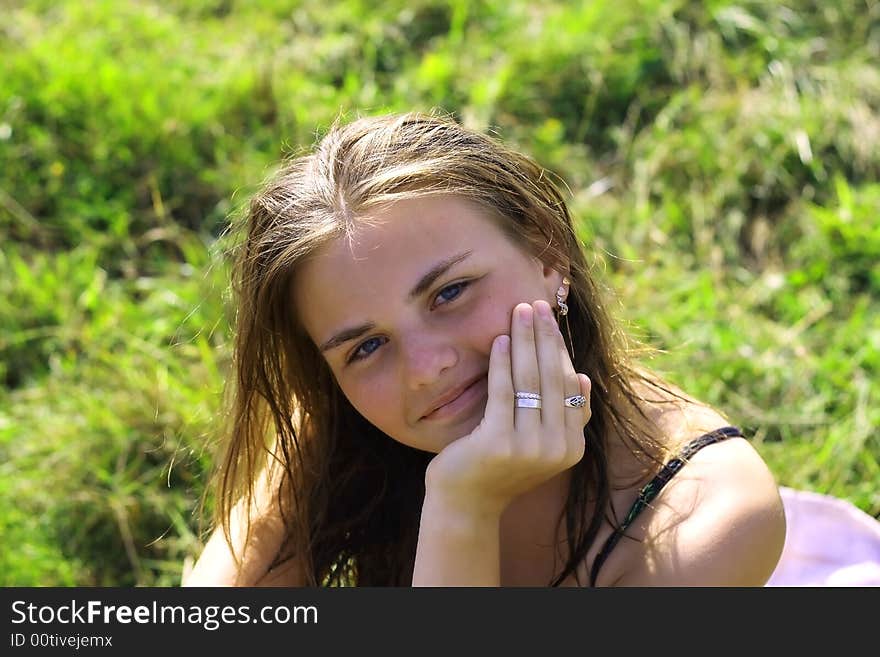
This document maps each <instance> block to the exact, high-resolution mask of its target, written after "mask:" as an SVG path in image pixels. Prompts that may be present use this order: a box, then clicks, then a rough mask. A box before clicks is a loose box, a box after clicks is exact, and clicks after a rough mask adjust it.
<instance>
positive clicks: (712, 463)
mask: <svg viewBox="0 0 880 657" xmlns="http://www.w3.org/2000/svg"><path fill="white" fill-rule="evenodd" d="M670 390H671V393H672V394H673V395H674V396H676V399H677V401H676V400H670V399H666V400H664V401H663V402H662V403H657V404H654V405H653V410H652V413H653V417H652V419H653V421H654V422H655V423H656V426H657V427H658V431H659V432H660V434H661V436H660V438H661V440H662V443H663V445H664V447H665V451H666V452H667V454H668V455H669V457H670V458H675V457H676V456H678V455H680V454H681V453H682V450H683V449H684V448H685V446H687V445H688V444H689V443H692V442H693V441H694V439H698V438H700V437H701V436H704V435H705V434H708V433H711V432H714V431H716V430H717V429H719V428H722V427H725V426H729V425H730V422H729V421H728V420H727V418H725V417H724V416H723V415H722V414H721V413H719V412H718V411H717V410H715V409H713V408H711V407H710V406H708V405H706V404H703V403H701V402H699V401H698V400H695V399H693V398H690V397H688V396H687V395H684V394H683V393H681V391H678V390H674V389H671V388H670ZM703 442H705V443H707V444H705V446H702V447H701V448H700V449H698V450H697V451H695V452H693V453H692V454H690V456H689V457H688V458H687V460H686V462H685V463H684V464H683V465H681V467H680V469H677V471H676V472H675V474H674V476H672V477H671V478H670V479H669V480H668V482H666V483H665V485H664V486H663V488H662V490H660V492H659V493H658V494H657V496H656V497H655V498H654V499H653V500H652V501H651V502H650V503H649V504H648V505H647V506H646V507H645V508H644V509H643V510H642V511H641V513H640V514H639V515H638V516H637V517H636V518H635V519H634V520H633V522H632V524H631V526H630V527H629V528H628V529H627V531H626V536H629V537H631V538H633V539H636V540H626V539H624V540H622V541H621V542H620V544H619V546H618V548H617V550H619V554H617V555H613V554H612V557H614V556H616V557H617V558H615V559H612V558H609V562H608V564H607V566H606V568H603V571H604V572H602V573H601V574H600V577H599V583H600V584H606V585H608V584H615V585H631V586H647V585H660V586H663V585H669V586H689V585H698V586H699V585H702V586H725V585H727V586H751V585H762V584H763V583H764V582H765V581H766V579H767V578H769V577H770V575H771V573H772V572H773V569H774V567H775V565H776V562H777V561H778V559H779V555H780V554H781V551H782V546H783V543H784V539H785V517H784V513H783V509H782V501H781V499H780V496H779V490H778V486H777V484H776V481H775V479H774V477H773V475H772V473H771V472H770V470H769V468H768V467H767V465H766V463H765V462H764V460H763V459H762V458H761V456H760V454H759V453H758V452H757V451H756V450H755V448H754V447H753V446H752V445H751V443H750V442H749V441H748V440H746V439H745V438H742V437H728V438H725V439H723V440H718V441H717V442H710V441H701V444H702V443H703ZM666 460H669V459H668V458H667V459H666Z"/></svg>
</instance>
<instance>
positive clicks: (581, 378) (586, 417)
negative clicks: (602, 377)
mask: <svg viewBox="0 0 880 657" xmlns="http://www.w3.org/2000/svg"><path fill="white" fill-rule="evenodd" d="M577 377H578V383H579V384H580V394H582V395H583V396H584V397H585V398H586V400H587V403H586V405H585V406H584V407H583V408H582V409H580V410H581V412H582V420H581V426H584V425H586V424H587V423H588V422H589V421H590V418H591V417H593V411H592V408H591V407H590V393H591V392H592V390H593V382H592V381H590V377H588V376H587V375H586V374H584V373H582V372H578V375H577Z"/></svg>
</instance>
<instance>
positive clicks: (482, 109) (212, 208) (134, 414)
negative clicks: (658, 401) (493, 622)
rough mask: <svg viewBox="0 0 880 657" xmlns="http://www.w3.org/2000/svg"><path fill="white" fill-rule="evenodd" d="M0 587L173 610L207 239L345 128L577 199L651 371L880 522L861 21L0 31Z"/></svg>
mask: <svg viewBox="0 0 880 657" xmlns="http://www.w3.org/2000/svg"><path fill="white" fill-rule="evenodd" d="M0 52H2V55H0V57H2V67H0V237H2V252H0V382H2V385H0V536H2V547H0V584H2V585H74V584H76V585H87V586H88V585H104V586H118V585H119V586H131V585H159V586H165V585H176V584H177V583H178V582H179V577H180V570H181V563H182V561H183V559H184V557H185V556H186V555H191V554H194V553H195V552H196V551H197V550H198V538H199V537H198V524H197V520H196V517H195V515H194V512H195V510H196V508H197V500H198V499H199V497H200V496H201V494H202V492H203V490H204V488H205V483H206V478H207V474H208V471H209V467H210V465H211V454H212V445H213V444H214V443H215V442H216V440H217V423H216V421H215V418H216V416H217V413H218V410H219V409H220V393H221V390H222V384H223V379H224V376H225V374H226V372H228V366H229V348H230V330H229V316H230V315H229V309H228V307H227V300H228V298H227V292H226V286H227V275H228V268H227V264H226V263H225V262H224V259H223V256H222V248H221V247H222V245H221V244H220V243H219V242H218V236H219V235H220V233H221V231H222V230H223V227H224V226H225V225H226V222H227V221H228V220H229V219H230V218H232V217H235V216H236V213H237V212H238V210H239V208H240V207H241V205H242V203H243V202H244V200H245V199H246V198H247V195H248V194H249V193H250V192H251V191H252V190H253V189H254V188H255V186H256V185H257V184H258V183H259V182H260V180H261V179H263V178H264V176H265V175H267V174H268V173H269V172H270V170H271V167H272V166H273V165H274V164H275V163H276V162H277V160H278V158H279V157H280V156H282V155H283V154H284V153H287V152H289V151H291V150H293V149H296V148H298V147H300V146H304V145H309V144H311V143H312V142H313V141H314V139H315V137H316V134H317V133H318V132H320V130H321V129H322V128H324V127H326V126H327V125H328V124H329V123H330V122H331V121H332V120H333V118H334V117H335V116H336V115H337V114H338V113H339V112H341V111H348V112H350V113H351V112H361V113H365V114H371V113H378V112H383V111H389V110H409V109H421V110H429V109H431V108H435V107H436V108H442V109H445V110H447V111H450V112H453V113H454V114H455V115H456V116H457V117H459V118H460V119H461V120H462V121H463V122H465V123H466V124H467V125H470V126H473V127H476V128H479V129H491V130H493V131H495V132H496V133H497V134H499V135H500V136H502V137H503V138H505V139H506V140H509V141H511V142H512V143H514V144H517V145H518V146H519V147H520V148H521V149H523V150H525V151H527V152H529V153H531V154H533V155H534V156H536V157H537V158H538V159H539V161H540V162H541V163H542V164H543V165H545V166H546V167H547V168H549V169H552V170H553V171H555V172H556V173H558V174H559V175H561V176H562V177H563V178H564V179H565V180H566V181H567V182H568V184H569V185H570V187H571V192H572V207H573V209H574V212H575V214H576V216H577V218H578V221H579V230H580V233H581V235H582V237H583V239H584V240H585V241H586V242H587V243H588V244H590V245H591V246H592V247H594V248H595V250H596V252H597V253H598V254H599V255H600V256H601V259H600V260H597V268H598V271H599V274H600V276H602V277H603V278H604V280H606V281H607V283H608V284H609V285H611V286H612V287H613V288H614V289H615V290H616V291H617V292H618V294H619V296H620V308H619V312H620V314H621V315H622V316H623V317H624V318H625V319H626V320H628V322H629V325H630V328H631V329H632V331H633V332H634V333H635V334H637V335H639V336H641V337H642V338H644V339H645V340H647V341H648V342H649V343H651V344H652V345H655V346H657V347H659V348H661V349H662V350H664V352H663V353H662V355H660V356H658V357H657V358H655V359H654V360H653V361H652V363H651V364H652V365H653V366H654V367H655V368H657V369H658V370H660V371H661V372H663V373H665V374H667V375H668V376H669V377H670V378H671V379H672V380H673V381H674V382H676V383H678V384H679V385H682V386H683V387H684V388H685V389H686V390H688V391H689V392H691V393H692V394H694V395H696V396H698V397H701V398H703V399H705V400H707V401H710V402H712V403H714V404H716V405H717V406H718V407H719V408H720V409H722V410H723V411H725V412H726V413H727V414H728V415H729V416H730V418H731V420H732V421H733V422H734V423H736V424H739V425H740V426H742V427H744V428H745V429H746V430H748V431H749V432H750V434H751V435H752V436H753V441H754V444H755V445H756V447H757V448H758V450H759V451H760V452H761V453H762V454H763V455H764V457H765V458H766V459H767V460H768V462H769V463H770V465H771V467H772V468H773V470H774V472H775V473H776V475H777V477H778V480H779V482H780V483H781V484H784V485H788V486H794V487H798V488H804V489H810V490H815V491H819V492H823V493H829V494H832V495H837V496H840V497H843V498H845V499H848V500H850V501H851V502H853V503H854V504H856V505H857V506H858V507H860V508H861V509H863V510H865V511H866V512H868V513H870V514H872V515H874V516H878V515H880V486H878V483H880V464H878V459H880V433H878V426H880V404H878V402H880V382H878V373H880V320H878V317H880V312H878V311H880V267H878V259H880V219H878V212H880V183H878V173H880V67H878V64H880V2H878V1H876V0H835V1H834V2H828V1H825V0H814V1H810V0H789V1H786V2H763V1H760V2H759V1H757V0H739V1H731V0H710V1H707V2H693V1H688V0H615V1H613V2H612V1H604V0H603V1H595V2H583V3H576V2H529V1H524V0H507V1H501V0H482V1H476V2H466V1H464V0H450V1H448V2H441V1H440V0H407V1H403V0H388V1H383V2H378V1H375V2H371V1H368V0H341V1H339V2H319V1H317V0H300V1H298V2H290V1H282V0H277V1H276V0H263V1H260V2H243V1H241V2H238V1H233V0H191V1H185V0H176V1H164V2H148V1H138V2H134V1H129V2H111V1H104V2H102V1H98V0H95V1H81V2H73V1H56V0H52V1H50V0H33V1H29V2H24V1H21V2H17V1H14V0H13V1H9V0H5V1H3V2H2V3H0Z"/></svg>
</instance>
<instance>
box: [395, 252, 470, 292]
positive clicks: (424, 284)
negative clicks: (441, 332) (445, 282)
mask: <svg viewBox="0 0 880 657" xmlns="http://www.w3.org/2000/svg"><path fill="white" fill-rule="evenodd" d="M472 253H473V251H464V252H463V253H459V254H458V255H454V256H452V257H451V258H446V259H445V260H441V261H440V262H438V263H437V264H436V265H434V266H433V267H431V269H430V270H429V271H428V272H427V273H426V274H425V275H424V276H422V277H421V278H420V279H419V282H418V283H416V286H415V287H414V288H413V289H412V290H410V293H409V298H410V299H415V298H416V297H419V296H421V295H422V294H423V293H424V292H425V290H427V289H428V288H429V287H431V286H432V285H433V284H434V281H436V280H437V279H438V278H440V277H441V276H442V275H443V274H445V273H446V271H447V270H448V269H449V268H450V267H452V266H453V265H457V264H458V263H459V262H461V261H462V260H464V259H466V258H469V257H470V256H471V254H472Z"/></svg>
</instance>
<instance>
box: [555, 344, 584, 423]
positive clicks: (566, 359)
mask: <svg viewBox="0 0 880 657" xmlns="http://www.w3.org/2000/svg"><path fill="white" fill-rule="evenodd" d="M557 346H558V349H559V356H560V359H561V361H562V365H561V369H562V381H563V389H564V391H565V392H564V395H565V398H566V399H568V398H570V397H574V396H575V395H583V396H584V397H585V398H586V401H587V403H586V404H585V405H584V406H583V407H582V408H572V407H570V406H566V405H564V404H563V408H564V409H565V428H566V430H567V431H568V432H569V433H570V434H572V435H575V434H576V433H577V432H579V431H580V430H581V429H583V427H584V425H585V424H586V423H587V420H588V419H589V413H590V379H589V377H588V376H587V375H586V374H579V373H577V372H575V369H574V365H573V364H572V362H571V357H570V356H569V354H568V348H567V347H566V346H565V340H563V339H562V334H561V333H559V336H558V339H557Z"/></svg>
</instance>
